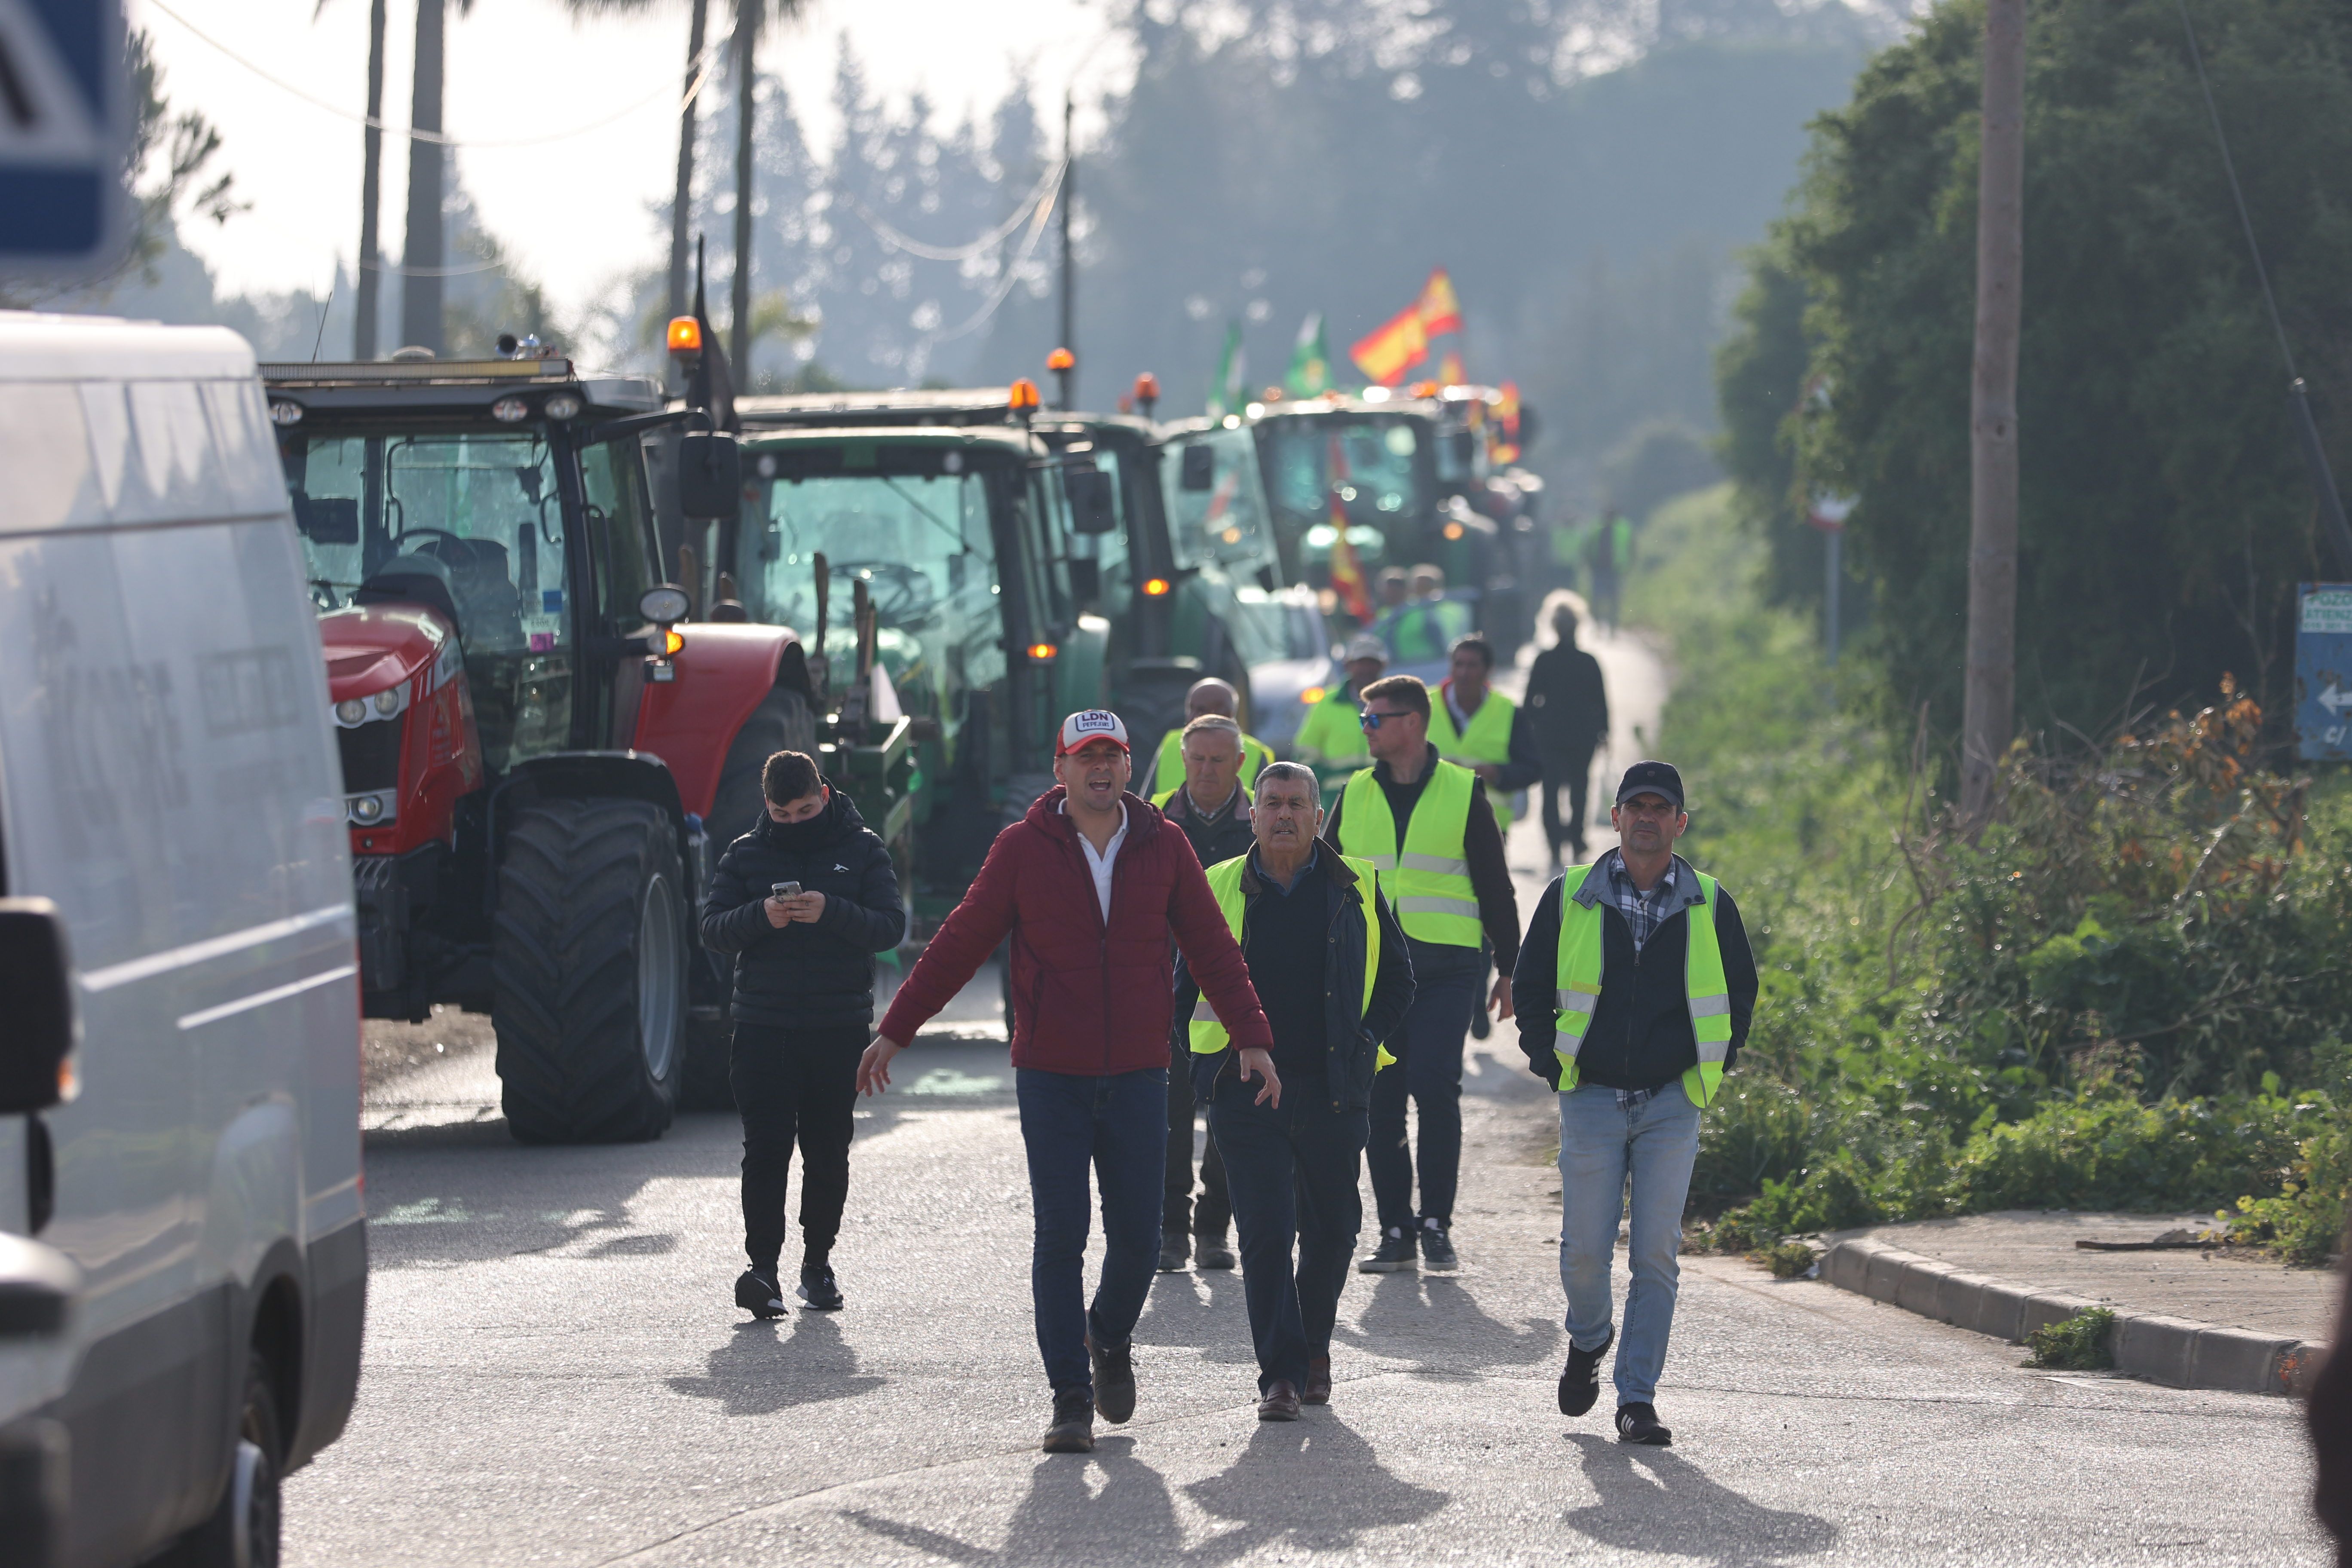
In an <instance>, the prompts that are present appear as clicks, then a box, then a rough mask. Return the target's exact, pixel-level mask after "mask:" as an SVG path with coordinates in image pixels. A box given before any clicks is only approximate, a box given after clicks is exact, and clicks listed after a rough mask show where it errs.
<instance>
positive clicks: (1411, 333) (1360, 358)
mask: <svg viewBox="0 0 2352 1568" xmlns="http://www.w3.org/2000/svg"><path fill="white" fill-rule="evenodd" d="M1428 356H1429V334H1428V332H1426V331H1423V328H1422V324H1421V301H1419V300H1414V301H1413V302H1412V304H1411V305H1409V306H1407V307H1406V308H1405V309H1404V310H1403V311H1402V312H1401V313H1400V314H1398V315H1396V316H1394V317H1392V318H1391V319H1390V320H1389V321H1385V322H1383V323H1381V325H1380V326H1378V327H1376V328H1374V329H1373V330H1372V332H1371V335H1370V336H1369V337H1365V338H1361V339H1359V340H1358V341H1357V342H1356V343H1355V344H1354V346H1352V347H1351V348H1349V350H1348V357H1349V358H1350V359H1352V360H1354V361H1355V362H1356V367H1357V368H1358V369H1359V370H1360V371H1362V372H1363V373H1364V374H1366V375H1368V376H1370V377H1371V379H1372V380H1374V381H1375V382H1378V383H1379V384H1381V385H1382V386H1394V385H1396V384H1398V383H1400V382H1402V381H1403V380H1404V374H1405V372H1407V371H1409V370H1411V369H1412V367H1413V366H1415V365H1417V364H1419V363H1421V362H1422V361H1423V360H1424V359H1426V358H1427V357H1428Z"/></svg>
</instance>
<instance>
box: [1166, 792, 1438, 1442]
mask: <svg viewBox="0 0 2352 1568" xmlns="http://www.w3.org/2000/svg"><path fill="white" fill-rule="evenodd" d="M1322 820H1323V812H1322V795H1321V788H1320V786H1319V785H1318V784H1317V783H1316V779H1315V774H1314V772H1313V771H1312V770H1311V769H1308V768H1307V767H1304V766H1302V765H1301V764H1299V763H1269V764H1267V766H1266V768H1265V771H1264V772H1262V773H1259V774H1258V788H1257V799H1256V801H1255V803H1254V804H1253V805H1251V807H1250V830H1251V833H1252V835H1253V838H1254V842H1253V843H1252V844H1251V846H1250V847H1249V849H1248V851H1247V853H1245V854H1243V855H1240V856H1237V857H1235V858H1233V859H1230V860H1226V861H1223V862H1222V863H1220V864H1218V865H1215V866H1212V867H1210V868H1209V891H1210V892H1211V893H1213V894H1214V895H1215V897H1216V900H1217V908H1218V910H1220V911H1221V912H1222V913H1223V915H1224V917H1225V924H1226V925H1227V926H1228V927H1230V928H1231V929H1232V931H1233V933H1234V940H1235V941H1237V942H1240V943H1241V947H1242V957H1243V960H1244V962H1245V963H1248V965H1249V966H1250V973H1251V974H1252V975H1253V976H1255V984H1256V985H1257V988H1258V997H1259V1000H1260V1002H1261V1004H1262V1005H1264V1006H1265V1009H1266V1021H1267V1023H1268V1025H1269V1026H1271V1027H1272V1028H1273V1030H1274V1047H1273V1049H1272V1051H1271V1052H1270V1053H1269V1052H1266V1051H1252V1050H1244V1051H1239V1052H1236V1051H1234V1050H1233V1049H1232V1048H1231V1047H1232V1041H1231V1039H1230V1038H1229V1037H1228V1036H1227V1035H1226V1032H1225V1027H1224V1026H1223V1024H1222V1023H1220V1022H1218V1021H1217V1015H1216V1011H1215V1009H1214V1008H1213V1007H1212V1006H1210V1005H1208V1004H1207V1003H1205V1002H1202V1001H1199V1000H1197V998H1196V997H1195V996H1194V994H1193V987H1192V984H1191V983H1190V981H1189V980H1188V979H1187V977H1186V976H1185V975H1184V974H1183V973H1181V971H1180V972H1179V973H1178V975H1177V990H1176V1006H1177V1016H1179V1017H1180V1018H1181V1017H1182V1016H1185V1014H1186V1012H1187V1011H1188V1010H1189V1012H1190V1014H1191V1025H1190V1035H1191V1045H1192V1075H1191V1076H1192V1082H1191V1084H1190V1086H1189V1087H1190V1089H1192V1092H1193V1093H1194V1094H1196V1095H1197V1096H1198V1098H1199V1099H1200V1100H1202V1102H1203V1103H1205V1104H1206V1105H1207V1106H1208V1107H1209V1129H1210V1131H1211V1132H1212V1133H1213V1136H1214V1138H1215V1142H1216V1146H1217V1147H1218V1148H1219V1149H1220V1150H1222V1151H1223V1154H1224V1161H1225V1170H1226V1173H1227V1178H1226V1179H1227V1181H1228V1183H1229V1184H1230V1185H1231V1188H1232V1193H1233V1207H1234V1225H1235V1226H1236V1227H1237V1228H1238V1229H1239V1230H1240V1232H1241V1244H1242V1290H1243V1294H1244V1296H1246V1297H1247V1298H1248V1301H1249V1320H1250V1338H1251V1340H1252V1341H1253V1342H1255V1346H1256V1349H1257V1365H1258V1378H1257V1386H1258V1395H1259V1404H1258V1410H1257V1415H1258V1419H1259V1420H1261V1421H1296V1420H1297V1419H1298V1407H1299V1405H1301V1404H1307V1405H1326V1404H1328V1403H1329V1402H1330V1399H1331V1328H1332V1324H1333V1322H1334V1321H1336V1320H1337V1319H1338V1317H1339V1289H1340V1287H1341V1286H1342V1285H1343V1284H1345V1283H1346V1281H1347V1278H1348V1258H1349V1254H1350V1253H1351V1252H1353V1251H1354V1250H1355V1246H1356V1233H1357V1231H1358V1229H1359V1228H1360V1226H1361V1225H1362V1224H1363V1205H1362V1201H1361V1200H1360V1198H1358V1197H1357V1195H1356V1173H1357V1163H1358V1161H1359V1159H1360V1156H1361V1155H1362V1153H1363V1152H1364V1140H1365V1138H1366V1136H1367V1134H1368V1130H1369V1125H1370V1123H1369V1116H1370V1106H1371V1099H1372V1084H1373V1081H1374V1079H1373V1074H1374V1073H1375V1072H1376V1071H1377V1070H1378V1069H1379V1067H1380V1064H1381V1061H1383V1060H1384V1059H1385V1058H1384V1057H1383V1056H1382V1054H1381V1047H1380V1041H1381V1037H1382V1036H1384V1035H1386V1034H1387V1033H1388V1032H1389V1031H1390V1030H1391V1029H1392V1028H1394V1027H1395V1026H1396V1023H1397V1020H1398V1019H1400V1018H1402V1016H1404V1012H1405V1008H1406V1006H1407V1005H1408V1004H1410V1003H1411V1002H1412V960H1411V957H1410V949H1409V947H1408V945H1407V943H1406V940H1405V934H1404V932H1403V931H1402V929H1400V928H1399V927H1398V925H1397V921H1396V916H1395V915H1394V914H1393V913H1392V912H1391V910H1390V909H1389V905H1388V900H1386V899H1384V898H1382V897H1381V894H1380V892H1379V891H1378V888H1377V881H1376V878H1375V874H1374V872H1373V870H1372V868H1371V866H1370V864H1368V863H1367V862H1365V861H1361V860H1351V859H1349V858H1345V857H1343V856H1341V855H1339V854H1338V853H1337V852H1336V851H1334V850H1333V849H1332V848H1331V847H1330V846H1328V845H1325V844H1318V843H1317V841H1316V838H1315V830H1316V829H1317V827H1318V826H1320V825H1321V823H1322ZM1252 1079H1255V1080H1256V1087H1255V1088H1253V1086H1252V1082H1251V1080H1252ZM1294 1242H1296V1244H1297V1249H1298V1253H1297V1266H1296V1268H1294V1267H1293V1265H1292V1261H1291V1247H1292V1244H1293V1243H1294Z"/></svg>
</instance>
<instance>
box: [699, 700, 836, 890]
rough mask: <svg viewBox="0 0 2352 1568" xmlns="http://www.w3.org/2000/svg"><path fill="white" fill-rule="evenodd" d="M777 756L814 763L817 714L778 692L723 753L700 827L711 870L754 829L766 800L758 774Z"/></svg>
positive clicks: (804, 702) (805, 703) (753, 714)
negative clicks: (706, 818) (707, 815)
mask: <svg viewBox="0 0 2352 1568" xmlns="http://www.w3.org/2000/svg"><path fill="white" fill-rule="evenodd" d="M777 752H805V753H807V755H808V756H809V757H810V758H811V759H812V760H814V758H815V756H816V715H814V713H812V712H810V711H809V705H808V699H806V698H804V697H803V696H802V695H801V694H800V693H799V692H797V691H787V690H785V689H783V688H782V687H778V688H777V689H775V690H773V691H771V692H769V693H768V695H767V696H766V697H765V698H764V699H763V700H761V703H760V705H759V706H758V707H757V708H754V709H752V710H751V717H750V718H748V719H746V720H744V721H743V727H742V728H741V729H740V730H738V731H735V740H734V742H733V743H732V744H731V745H730V746H729V747H728V748H727V761H726V763H724V764H723V765H722V766H721V767H720V768H719V789H718V792H717V794H716V795H715V796H714V798H713V799H712V801H711V805H710V820H709V822H708V823H706V824H704V826H703V831H704V832H706V833H708V834H709V835H710V859H711V863H712V864H713V865H716V864H718V861H719V856H720V855H721V854H723V853H724V852H725V851H726V848H727V847H728V846H729V845H730V844H732V843H734V842H735V840H736V839H738V838H740V837H742V836H743V835H744V834H746V833H749V832H751V829H752V828H753V827H754V826H757V825H758V823H759V820H760V813H761V809H762V805H761V802H762V801H763V799H764V798H765V797H763V796H762V795H761V793H760V771H761V769H762V768H764V767H766V766H767V765H768V759H769V758H770V757H772V756H774V755H775V754H776V753H777Z"/></svg>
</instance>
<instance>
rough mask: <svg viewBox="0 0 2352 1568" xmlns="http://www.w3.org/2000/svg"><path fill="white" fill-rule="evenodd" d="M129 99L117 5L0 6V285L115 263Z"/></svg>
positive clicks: (58, 1) (122, 225) (80, 0)
mask: <svg viewBox="0 0 2352 1568" xmlns="http://www.w3.org/2000/svg"><path fill="white" fill-rule="evenodd" d="M129 98H130V90H129V84H128V83H127V82H126V81H125V79H124V78H123V71H122V7H121V0H0V279H70V278H73V277H75V276H77V275H80V274H85V273H89V272H94V271H98V270H100V269H101V268H105V267H108V266H110V265H111V264H112V263H113V262H114V261H115V260H116V259H118V258H120V256H121V251H122V247H123V245H124V243H125V241H126V238H127V230H128V226H129V225H128V220H129V216H130V215H129V210H128V207H129V201H128V197H127V196H126V195H124V193H123V189H122V155H123V149H124V148H125V146H127V145H128V142H129V136H128V131H129V116H130V112H131V109H130V104H129V102H128V100H129Z"/></svg>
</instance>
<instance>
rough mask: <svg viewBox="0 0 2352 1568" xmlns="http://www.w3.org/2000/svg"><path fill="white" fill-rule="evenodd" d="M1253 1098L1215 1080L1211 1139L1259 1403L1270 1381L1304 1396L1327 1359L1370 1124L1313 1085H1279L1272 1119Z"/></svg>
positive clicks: (1246, 1087) (1359, 1223) (1359, 1221)
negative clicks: (1237, 1264) (1225, 1197)
mask: <svg viewBox="0 0 2352 1568" xmlns="http://www.w3.org/2000/svg"><path fill="white" fill-rule="evenodd" d="M1259 1088H1260V1086H1259V1085H1258V1084H1257V1083H1255V1081H1253V1082H1249V1083H1244V1082H1243V1081H1242V1080H1241V1079H1239V1078H1236V1077H1232V1076H1227V1077H1225V1078H1222V1079H1218V1080H1217V1095H1216V1098H1215V1099H1214V1100H1211V1101H1210V1102H1209V1135H1210V1136H1211V1137H1212V1138H1213V1139H1215V1140H1216V1144H1217V1147H1218V1148H1219V1149H1220V1150H1222V1151H1223V1152H1224V1156H1225V1184H1226V1190H1227V1191H1228V1192H1229V1193H1230V1194H1232V1196H1233V1204H1234V1229H1235V1231H1236V1232H1238V1233H1239V1237H1240V1241H1241V1247H1242V1293H1243V1295H1244V1297H1246V1298H1247V1299H1248V1301H1249V1320H1250V1339H1251V1340H1252V1341H1253V1342H1254V1343H1255V1346H1256V1349H1257V1389H1258V1392H1259V1393H1260V1394H1264V1393H1265V1391H1266V1390H1268V1389H1269V1388H1272V1387H1273V1386H1274V1384H1275V1380H1276V1379H1277V1378H1279V1379H1281V1380H1283V1381H1285V1382H1286V1383H1288V1384H1290V1386H1291V1387H1292V1388H1293V1389H1304V1388H1305V1387H1306V1386H1307V1362H1309V1361H1310V1360H1315V1359H1318V1358H1328V1356H1329V1355H1330V1354H1331V1325H1332V1323H1333V1321H1335V1320H1337V1319H1338V1317H1339V1289H1340V1287H1341V1286H1343V1285H1345V1284H1346V1283H1347V1279H1348V1274H1349V1261H1350V1259H1351V1258H1353V1256H1354V1254H1355V1250H1356V1234H1357V1232H1358V1231H1360V1230H1361V1229H1362V1228H1363V1224H1364V1201H1363V1198H1362V1197H1361V1196H1360V1194H1358V1192H1357V1190H1356V1170H1357V1161H1358V1159H1359V1157H1360V1155H1361V1154H1362V1153H1363V1152H1364V1137H1365V1132H1366V1123H1367V1116H1366V1113H1365V1112H1363V1111H1361V1110H1333V1109H1332V1107H1331V1096H1330V1092H1329V1089H1328V1086H1327V1085H1326V1084H1325V1083H1324V1082H1323V1081H1322V1080H1321V1079H1314V1080H1305V1079H1302V1080H1300V1081H1299V1082H1297V1083H1289V1082H1286V1083H1285V1084H1284V1085H1283V1087H1282V1104H1281V1106H1280V1108H1279V1109H1277V1108H1276V1107H1274V1106H1270V1105H1259V1104H1257V1103H1256V1099H1257V1093H1258V1089H1259ZM1294 1240H1296V1241H1297V1244H1298V1267H1297V1270H1296V1272H1294V1271H1293V1270H1292V1268H1291V1262H1290V1247H1291V1243H1292V1242H1293V1241H1294Z"/></svg>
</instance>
